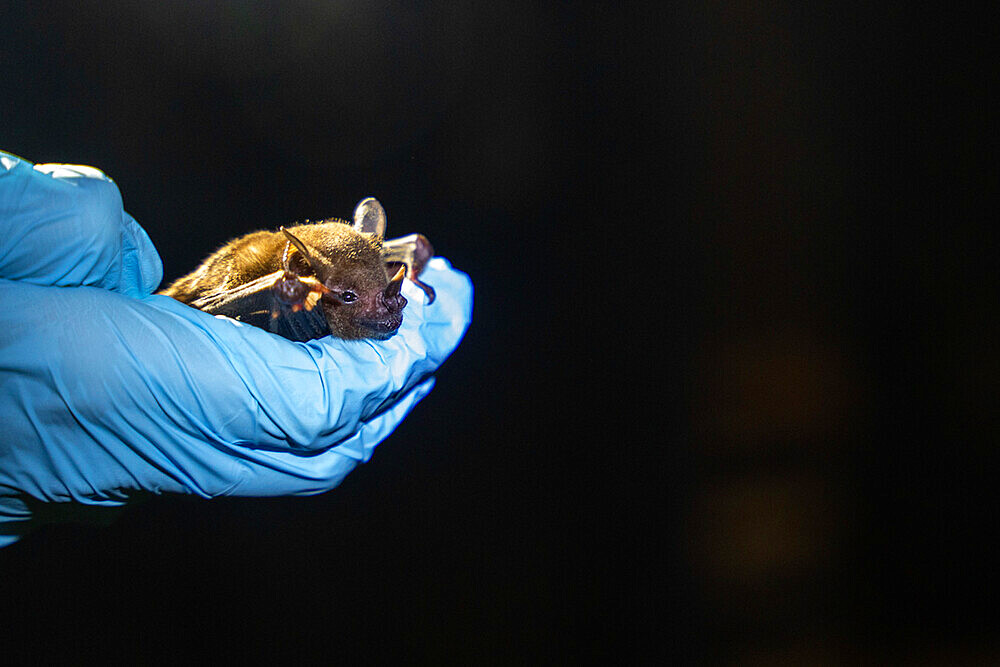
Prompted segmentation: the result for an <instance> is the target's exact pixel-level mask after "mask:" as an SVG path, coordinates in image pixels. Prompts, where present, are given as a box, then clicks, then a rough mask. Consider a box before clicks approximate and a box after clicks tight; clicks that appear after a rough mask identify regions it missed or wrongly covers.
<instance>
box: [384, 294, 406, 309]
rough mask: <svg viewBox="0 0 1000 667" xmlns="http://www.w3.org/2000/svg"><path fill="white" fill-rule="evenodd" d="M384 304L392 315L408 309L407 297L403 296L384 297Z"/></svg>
mask: <svg viewBox="0 0 1000 667" xmlns="http://www.w3.org/2000/svg"><path fill="white" fill-rule="evenodd" d="M382 303H383V304H384V305H385V307H386V309H387V310H388V311H389V312H390V313H398V312H399V311H401V310H403V308H405V307H406V297H405V296H403V295H402V294H396V295H395V296H385V295H384V294H383V295H382Z"/></svg>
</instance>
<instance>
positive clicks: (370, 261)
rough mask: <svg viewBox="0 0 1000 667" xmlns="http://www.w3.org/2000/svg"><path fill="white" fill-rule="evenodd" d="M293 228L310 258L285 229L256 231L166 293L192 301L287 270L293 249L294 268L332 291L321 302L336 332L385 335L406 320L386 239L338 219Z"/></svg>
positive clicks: (219, 252) (345, 335)
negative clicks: (389, 270) (389, 268)
mask: <svg viewBox="0 0 1000 667" xmlns="http://www.w3.org/2000/svg"><path fill="white" fill-rule="evenodd" d="M288 231H289V232H291V233H292V234H294V235H295V237H296V238H298V239H299V240H301V241H302V242H303V243H304V244H305V245H306V247H307V248H308V249H309V253H310V255H311V257H310V260H309V261H306V260H305V258H303V257H302V255H301V253H300V252H299V251H298V250H297V249H296V248H295V247H294V246H293V245H291V244H289V242H288V237H287V236H285V235H284V234H283V233H282V232H280V231H279V232H267V231H259V232H252V233H250V234H247V235H246V236H241V237H239V238H237V239H234V240H233V241H230V242H229V243H227V244H226V245H224V246H222V247H221V248H219V249H218V250H217V251H216V252H214V253H213V254H212V255H211V256H209V257H208V259H206V260H205V261H204V262H203V263H202V264H201V266H199V267H198V268H197V269H196V270H194V271H193V272H191V273H189V274H188V275H186V276H183V277H182V278H179V279H177V280H176V281H175V282H174V283H173V284H171V285H170V286H169V287H167V288H166V289H165V290H163V291H162V292H161V294H165V295H167V296H171V297H173V298H175V299H177V300H178V301H182V302H184V303H191V302H193V301H195V300H196V299H198V298H200V297H202V296H204V295H205V294H206V293H209V292H212V291H216V290H223V291H224V290H229V289H232V288H235V287H239V286H240V285H243V284H246V283H249V282H251V281H253V280H256V279H258V278H262V277H263V276H266V275H269V274H272V273H274V272H276V271H280V270H282V268H283V267H284V265H283V257H284V254H285V253H286V252H288V253H289V254H288V263H289V268H290V269H291V270H292V271H293V272H294V273H297V274H299V275H303V276H306V275H313V274H314V275H315V277H316V279H317V280H319V282H321V283H322V284H323V285H325V286H326V287H327V288H329V289H330V290H331V294H328V295H325V296H324V297H323V298H322V300H321V301H320V303H321V304H322V306H323V309H324V314H325V315H326V319H327V322H328V323H329V325H330V331H331V332H332V333H333V335H334V336H337V337H338V338H348V339H354V338H386V337H388V336H391V335H392V334H393V333H394V332H395V330H396V329H397V328H398V327H399V323H400V322H402V308H403V306H405V304H406V299H405V298H403V297H402V295H399V296H396V297H389V298H386V288H387V286H388V285H389V277H388V276H387V275H386V268H385V262H384V261H383V257H382V240H381V238H379V237H376V236H372V235H370V234H362V233H359V232H357V231H355V230H354V229H353V228H352V227H351V226H350V225H349V224H346V223H344V222H342V221H339V220H335V221H326V222H320V223H314V224H305V225H296V226H294V227H289V228H288ZM390 291H391V290H390ZM346 292H350V293H353V294H355V295H357V299H356V300H355V301H354V302H351V303H347V302H345V300H344V299H342V298H340V297H339V295H343V294H344V293H346Z"/></svg>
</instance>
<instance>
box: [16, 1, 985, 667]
mask: <svg viewBox="0 0 1000 667" xmlns="http://www.w3.org/2000/svg"><path fill="white" fill-rule="evenodd" d="M968 19H971V20H968ZM0 22H2V26H3V39H2V40H0V66H2V78H0V104H2V106H0V145H2V148H4V149H5V150H8V151H11V152H14V153H16V154H19V155H21V156H23V157H25V158H27V159H29V160H32V161H34V162H71V163H83V164H90V165H94V166H97V167H99V168H101V169H103V170H104V171H105V172H106V173H108V174H109V175H110V176H111V177H112V178H113V179H114V180H115V181H116V183H117V184H118V186H119V188H120V189H121V191H122V194H123V198H124V201H125V207H126V210H128V211H129V212H130V213H131V214H132V215H133V216H134V217H135V218H136V219H137V220H138V221H139V222H140V223H141V224H142V225H143V226H144V227H145V229H146V230H147V231H148V232H149V235H150V237H151V238H152V240H153V242H154V243H155V245H156V246H157V248H158V249H159V251H160V254H161V256H162V258H163V261H164V267H165V279H166V280H170V279H173V278H175V277H177V276H179V275H181V274H183V273H185V272H187V271H189V270H190V269H191V268H193V267H194V266H195V265H196V264H197V263H198V262H199V261H200V260H201V259H202V258H203V257H204V255H205V254H206V253H207V252H209V251H210V250H212V249H214V248H215V247H216V246H218V245H219V244H221V243H223V242H224V241H226V240H228V239H229V238H231V237H233V236H235V235H238V234H241V233H244V232H246V231H249V230H252V229H257V228H262V227H266V228H273V227H276V226H277V225H280V224H287V223H289V222H292V221H295V220H302V219H305V218H311V219H317V218H321V217H327V216H331V215H337V216H348V215H349V214H350V212H351V210H352V208H353V206H354V204H355V202H357V201H358V200H359V199H360V198H362V197H364V196H368V195H374V196H376V197H378V198H379V199H380V201H381V202H382V203H383V205H384V206H385V207H386V210H387V212H388V215H389V234H390V236H396V235H402V234H406V233H410V232H412V231H420V232H422V233H424V234H426V235H427V236H428V237H429V238H431V240H432V241H433V242H434V245H435V247H436V249H437V251H438V253H439V254H441V255H443V256H445V257H447V258H448V259H449V260H450V261H451V262H452V263H453V264H454V265H455V266H456V267H458V268H460V269H462V270H464V271H467V272H468V273H469V274H470V275H471V277H472V279H473V281H474V283H475V286H476V300H475V312H474V320H473V324H472V327H471V328H470V330H469V333H468V335H467V338H466V340H465V341H464V342H463V344H462V345H461V347H460V348H459V349H458V350H457V351H456V353H455V354H454V356H453V357H452V358H451V359H450V360H449V361H448V362H447V363H446V365H445V366H444V367H443V368H442V369H441V371H440V373H439V382H438V385H437V387H436V388H435V390H434V391H433V392H432V394H431V395H430V396H429V397H428V398H427V399H425V400H424V401H423V402H422V403H421V404H420V405H419V406H418V407H417V409H416V410H415V411H414V412H413V414H412V415H411V416H410V417H409V418H408V419H407V420H406V421H405V422H404V423H403V424H402V425H401V426H400V428H399V429H398V430H397V431H396V432H395V433H394V434H393V435H392V436H391V437H390V438H389V439H388V440H387V441H385V442H384V443H383V444H382V445H381V446H380V447H379V448H378V450H377V451H376V454H375V457H374V458H373V460H372V461H371V462H370V463H369V464H367V465H365V466H363V467H361V468H359V469H358V470H356V471H355V472H354V473H352V475H351V476H349V478H348V479H347V480H346V481H345V482H344V483H343V484H342V485H341V486H340V487H339V488H338V489H335V490H334V491H332V492H330V493H328V494H324V495H322V496H318V497H313V498H305V499H300V498H296V499H252V500H251V499H225V500H213V501H203V500H196V499H189V498H182V497H167V498H156V499H153V500H151V501H149V502H146V503H144V504H141V505H138V506H136V507H133V508H129V509H128V510H127V511H126V512H124V514H123V516H121V517H118V518H117V520H116V521H114V522H113V523H111V524H110V525H109V526H107V527H103V528H95V527H93V526H75V525H72V524H64V525H55V526H51V527H47V528H44V529H42V530H40V531H39V532H37V533H36V534H34V535H32V536H30V537H29V538H26V539H25V540H23V541H22V542H21V543H19V544H17V545H15V546H13V547H10V548H8V549H5V550H3V551H2V552H0V610H2V611H3V612H4V616H7V617H9V618H10V619H12V620H16V621H18V622H17V623H8V624H5V625H4V626H3V630H2V631H0V632H3V633H5V634H9V635H10V636H9V637H8V638H6V639H5V640H4V646H5V648H4V649H3V650H4V651H5V652H8V651H11V650H13V651H23V652H24V655H25V656H33V657H38V656H45V655H50V656H52V657H61V658H67V657H69V658H71V659H77V658H80V659H82V658H84V657H86V656H100V657H104V658H110V659H113V660H120V661H135V660H141V661H152V660H159V659H170V660H187V659H190V658H192V657H195V656H199V657H207V658H209V659H218V658H229V659H237V658H242V657H245V656H283V657H284V656H287V657H296V656H299V657H303V656H304V657H310V658H313V659H318V660H323V661H326V660H341V659H359V660H360V659H368V660H372V659H375V658H380V657H394V658H402V659H407V660H410V661H418V660H434V661H438V662H440V661H445V660H448V661H451V660H460V661H462V662H475V663H480V662H483V663H490V664H509V663H512V662H524V661H527V662H550V661H555V660H566V659H569V660H581V659H584V658H593V657H596V658H603V659H613V660H615V661H616V662H617V661H626V662H646V661H652V660H653V659H654V658H655V657H657V656H658V657H661V658H662V657H670V658H674V659H677V660H680V661H684V662H706V661H708V662H717V661H721V662H731V661H737V662H740V663H746V662H755V661H756V662H759V663H762V664H773V663H775V662H780V661H782V660H788V661H791V662H792V663H798V664H804V663H808V664H822V663H832V664H837V663H839V662H841V661H843V660H855V659H858V658H861V659H863V660H885V659H895V658H900V657H902V658H903V659H904V660H906V659H913V658H917V657H919V658H921V659H925V658H927V659H929V660H930V661H931V662H934V661H935V660H937V661H941V662H946V663H947V662H953V661H954V660H955V659H956V658H957V659H969V658H972V659H987V660H988V659H989V658H990V657H991V656H995V655H996V653H995V650H996V649H995V647H994V644H993V640H994V630H995V620H996V613H995V612H994V611H992V610H990V609H989V603H990V602H991V601H992V600H993V599H994V598H995V594H996V592H997V586H996V579H995V575H994V574H993V570H994V563H993V560H994V558H993V552H992V551H991V550H990V545H991V537H992V536H993V535H992V533H993V532H995V530H994V524H995V521H996V511H995V510H996V509H997V501H996V497H995V496H996V494H995V486H996V485H995V482H994V479H995V470H996V463H997V460H996V456H995V454H994V453H993V449H994V446H995V444H996V443H995V438H994V434H993V425H994V422H995V421H996V414H997V411H996V409H995V394H996V391H995V389H996V381H995V377H996V374H997V371H998V370H1000V368H998V356H997V353H996V350H995V344H994V341H995V340H996V335H995V334H996V333H997V326H996V324H997V322H996V319H995V317H994V315H993V308H992V306H993V305H994V304H995V302H996V290H995V282H994V280H993V274H994V273H995V270H994V267H993V263H994V262H993V256H992V255H993V249H994V248H995V245H994V244H993V243H992V241H993V238H995V235H993V234H992V233H991V232H989V231H988V228H989V227H990V225H989V224H987V223H990V222H992V220H990V218H989V217H988V215H987V213H986V211H987V208H986V207H985V204H984V198H985V194H984V193H985V192H987V191H988V189H989V188H988V186H989V185H990V184H995V181H996V167H995V155H994V156H992V157H991V156H990V148H989V146H988V145H987V144H986V136H987V135H986V134H985V132H984V129H985V127H986V124H987V120H988V119H990V118H992V117H993V116H995V113H994V112H995V110H996V109H995V107H994V106H991V105H990V104H989V103H988V101H987V98H986V95H985V90H986V87H985V86H984V82H983V81H982V75H981V73H980V70H981V68H982V64H983V63H984V62H985V61H986V60H987V59H986V57H985V50H984V49H982V48H981V47H982V45H983V44H984V42H985V37H986V36H987V35H986V25H988V24H987V23H986V22H982V21H977V20H976V18H975V17H969V16H962V15H960V14H958V13H956V12H954V11H952V12H951V13H949V14H947V15H942V16H934V15H929V14H928V15H917V14H915V10H892V9H889V10H878V11H874V10H870V9H861V8H858V7H849V6H845V5H843V4H842V3H831V4H830V5H829V6H822V5H818V6H817V5H811V6H810V9H808V10H803V9H802V8H800V7H799V5H798V4H797V3H780V2H765V3H749V4H730V3H714V4H709V5H705V6H702V5H701V4H700V3H699V4H695V5H694V6H686V5H675V4H672V5H670V8H668V9H661V10H651V9H634V10H627V11H626V10H617V9H611V8H610V7H608V6H604V5H602V4H595V3H577V4H574V5H573V6H572V9H564V10H560V9H551V8H550V9H543V8H538V7H535V6H532V5H522V4H503V5H501V6H498V7H494V6H488V7H487V6H479V5H476V6H455V5H454V4H453V3H435V2H431V3H426V4H423V5H421V6H419V7H413V6H409V5H406V4H403V3H393V2H386V3H315V2H297V1H293V2H265V3H249V2H243V1H236V0H232V1H229V2H221V3H151V2H148V3H125V2H105V3H100V4H96V3H95V4H89V3H80V2H51V3H46V4H45V5H44V6H42V5H40V4H29V3H21V4H5V5H3V9H2V10H0ZM981 158H989V159H982V160H981ZM991 162H992V164H991ZM11 647H13V648H11Z"/></svg>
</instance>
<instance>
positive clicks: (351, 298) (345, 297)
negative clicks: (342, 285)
mask: <svg viewBox="0 0 1000 667" xmlns="http://www.w3.org/2000/svg"><path fill="white" fill-rule="evenodd" d="M340 300H341V301H343V302H344V303H354V302H355V301H357V300H358V295H357V294H355V293H354V292H341V294H340Z"/></svg>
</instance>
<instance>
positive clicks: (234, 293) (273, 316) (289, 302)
mask: <svg viewBox="0 0 1000 667" xmlns="http://www.w3.org/2000/svg"><path fill="white" fill-rule="evenodd" d="M324 291H326V288H324V287H323V286H322V285H321V284H320V283H318V282H317V281H316V280H315V279H314V278H303V277H300V276H296V275H295V274H292V273H290V272H288V271H284V270H281V271H275V272H274V273H270V274H268V275H266V276H263V277H261V278H258V279H257V280H254V281H252V282H249V283H244V284H242V285H239V286H237V287H234V288H231V289H225V290H214V291H212V292H209V293H207V294H205V295H203V296H201V297H199V298H198V299H196V300H194V301H192V302H191V304H190V305H192V306H194V307H195V308H197V309H199V310H203V311H205V312H206V313H211V314H213V315H225V316H226V317H231V318H233V319H234V320H239V321H240V322H246V323H247V324H250V325H253V326H255V327H260V328H261V329H264V330H266V331H270V332H271V333H275V334H278V335H279V336H283V337H285V338H288V339H289V340H296V341H307V340H312V339H313V338H321V337H322V336H326V335H328V334H329V333H330V326H329V324H328V323H327V321H326V316H325V315H324V314H323V308H322V307H321V306H320V305H319V299H320V297H322V295H323V293H324Z"/></svg>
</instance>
